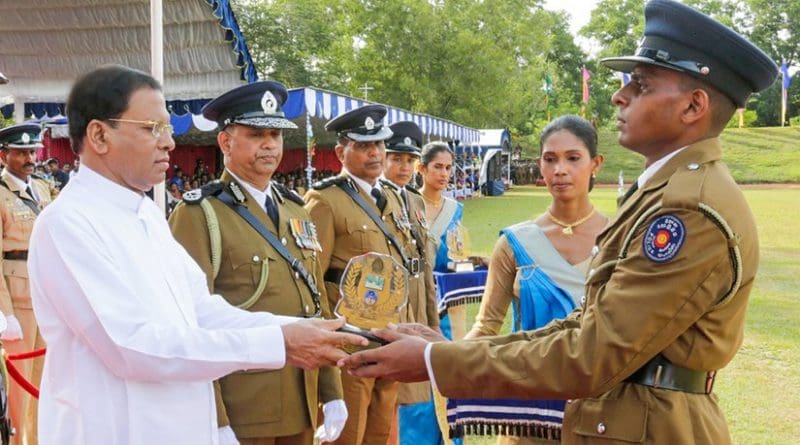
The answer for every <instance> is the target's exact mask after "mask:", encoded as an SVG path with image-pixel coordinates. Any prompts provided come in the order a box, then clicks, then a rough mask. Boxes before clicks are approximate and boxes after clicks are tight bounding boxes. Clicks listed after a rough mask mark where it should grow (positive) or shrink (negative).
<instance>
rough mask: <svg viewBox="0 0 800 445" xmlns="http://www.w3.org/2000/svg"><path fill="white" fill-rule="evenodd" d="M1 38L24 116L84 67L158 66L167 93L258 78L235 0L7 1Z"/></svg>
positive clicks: (177, 96) (10, 88)
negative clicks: (232, 1) (232, 2)
mask: <svg viewBox="0 0 800 445" xmlns="http://www.w3.org/2000/svg"><path fill="white" fill-rule="evenodd" d="M0 42H2V45H0V52H1V53H2V54H0V72H2V73H4V74H5V76H6V77H7V78H8V83H7V84H4V85H0V106H3V105H8V104H13V106H14V116H15V119H16V120H17V121H22V120H24V119H25V117H26V114H27V113H26V112H25V110H26V104H31V103H61V104H63V103H64V102H65V101H66V96H67V95H68V93H69V89H70V86H71V85H72V83H73V82H74V80H75V79H76V78H77V77H78V76H79V75H80V74H82V73H84V72H87V71H89V70H91V69H93V68H95V67H97V66H99V65H103V64H108V63H118V64H122V65H126V66H130V67H132V68H136V69H140V70H143V71H149V72H151V73H152V74H153V76H154V77H155V78H156V79H158V80H159V81H161V83H162V84H163V86H164V95H165V96H166V98H167V100H188V99H196V98H211V97H215V96H217V95H219V94H221V93H222V92H224V91H227V90H228V89H230V88H232V87H234V86H237V85H240V84H241V83H242V82H243V81H253V80H255V78H256V72H255V68H254V67H253V64H252V60H251V58H250V55H249V53H248V52H247V47H246V46H245V44H244V39H243V38H242V36H241V32H240V31H239V27H238V24H237V23H236V19H235V17H234V15H233V11H232V10H231V7H230V4H229V1H228V0H126V1H119V0H37V1H31V2H21V1H19V0H0ZM151 42H152V43H153V44H151ZM0 84H2V82H0ZM155 197H156V200H157V201H159V202H160V203H161V201H163V185H160V186H157V187H156V193H155ZM162 206H163V204H162Z"/></svg>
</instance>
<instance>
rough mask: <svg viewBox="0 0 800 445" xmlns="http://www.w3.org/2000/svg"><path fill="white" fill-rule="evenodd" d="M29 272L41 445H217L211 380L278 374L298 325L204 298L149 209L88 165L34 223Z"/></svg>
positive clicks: (196, 273)
mask: <svg viewBox="0 0 800 445" xmlns="http://www.w3.org/2000/svg"><path fill="white" fill-rule="evenodd" d="M28 267H29V274H30V283H31V294H32V298H33V306H34V310H35V313H36V318H37V320H38V323H39V327H40V329H41V332H42V335H43V336H44V339H45V341H46V342H47V347H48V348H47V354H46V357H45V366H44V375H43V378H42V384H41V399H40V401H39V440H40V443H42V444H44V445H49V444H59V445H63V444H103V445H114V444H119V445H123V444H124V445H128V444H192V445H194V444H216V443H217V424H216V411H215V405H214V393H213V387H212V381H213V380H214V379H216V378H219V377H221V376H223V375H226V374H229V373H231V372H233V371H237V370H241V369H247V368H267V369H275V368H280V367H282V366H284V363H285V350H284V344H283V335H282V333H281V329H280V326H279V325H281V324H285V323H288V322H291V321H294V320H295V319H293V318H291V317H279V316H274V315H271V314H267V313H250V312H247V311H242V310H239V309H236V308H234V307H233V306H230V305H229V304H228V303H226V302H225V301H224V300H223V299H222V298H221V297H219V296H218V295H210V294H209V292H208V289H207V286H206V279H205V276H204V275H203V272H202V271H201V269H200V268H199V266H197V264H196V263H195V262H194V261H193V260H192V258H191V257H190V256H189V255H188V254H187V253H186V251H185V250H184V249H183V247H181V245H180V244H178V243H177V242H176V241H175V240H174V239H173V237H172V234H171V233H170V230H169V227H168V226H167V223H166V221H165V219H164V217H163V215H162V213H161V211H160V210H159V209H158V208H157V206H156V205H155V204H154V203H153V201H151V200H150V199H149V198H147V197H143V196H142V195H140V194H137V193H134V192H133V191H131V190H129V189H126V188H124V187H121V186H119V185H117V184H115V183H114V182H112V181H109V180H108V179H106V178H105V177H103V176H101V175H99V174H97V173H96V172H93V171H92V170H91V169H90V168H89V167H88V166H86V165H84V166H82V167H81V170H80V172H79V173H78V174H77V175H76V176H75V178H74V179H73V180H71V181H70V182H69V184H68V185H67V186H66V187H65V188H64V190H63V191H62V193H61V194H60V195H59V197H58V199H57V200H56V201H54V202H53V204H51V205H50V206H48V207H47V208H46V209H45V210H44V211H43V212H42V213H41V214H40V215H39V217H38V218H37V220H36V225H35V227H34V230H33V234H32V236H31V242H30V253H29V260H28Z"/></svg>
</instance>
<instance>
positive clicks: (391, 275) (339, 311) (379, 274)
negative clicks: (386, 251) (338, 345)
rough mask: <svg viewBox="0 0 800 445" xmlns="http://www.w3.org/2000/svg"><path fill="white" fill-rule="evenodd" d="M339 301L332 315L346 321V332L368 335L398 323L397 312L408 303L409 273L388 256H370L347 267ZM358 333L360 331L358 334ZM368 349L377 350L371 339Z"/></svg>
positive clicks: (341, 284) (398, 313)
mask: <svg viewBox="0 0 800 445" xmlns="http://www.w3.org/2000/svg"><path fill="white" fill-rule="evenodd" d="M339 293H340V295H341V298H340V299H339V302H338V303H337V304H336V308H335V309H334V313H335V314H336V315H338V316H342V317H346V318H347V323H348V326H347V327H346V328H345V329H344V330H345V331H346V332H351V333H359V334H362V335H364V334H369V330H370V329H373V328H375V329H382V328H385V327H386V326H387V325H388V324H389V323H399V322H400V309H401V308H402V307H403V306H405V305H406V304H407V303H408V271H407V270H406V268H405V267H403V265H402V264H400V263H399V262H398V261H397V260H395V259H394V258H392V257H391V256H388V255H383V254H379V253H375V252H369V253H366V254H364V255H360V256H357V257H353V258H351V259H350V261H349V262H348V263H347V267H345V269H344V273H343V274H342V281H341V283H339ZM359 330H360V331H359ZM364 336H365V337H367V338H368V339H370V347H374V346H378V344H376V343H378V342H375V341H374V338H370V337H372V336H371V335H364Z"/></svg>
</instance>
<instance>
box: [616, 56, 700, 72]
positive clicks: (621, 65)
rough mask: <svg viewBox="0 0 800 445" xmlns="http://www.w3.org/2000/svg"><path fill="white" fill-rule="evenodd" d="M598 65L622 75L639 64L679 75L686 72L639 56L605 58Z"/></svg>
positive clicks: (631, 70)
mask: <svg viewBox="0 0 800 445" xmlns="http://www.w3.org/2000/svg"><path fill="white" fill-rule="evenodd" d="M600 64H602V65H603V66H605V67H607V68H608V69H611V70H613V71H619V72H622V73H631V72H633V69H634V68H635V67H636V65H639V64H645V65H654V66H660V67H661V68H667V69H670V70H673V71H678V72H681V73H684V72H686V70H684V69H683V68H681V67H679V66H676V65H670V64H669V63H663V62H659V61H657V60H653V59H650V58H647V57H641V56H624V57H607V58H605V59H601V60H600Z"/></svg>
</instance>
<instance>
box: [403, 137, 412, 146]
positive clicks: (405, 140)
mask: <svg viewBox="0 0 800 445" xmlns="http://www.w3.org/2000/svg"><path fill="white" fill-rule="evenodd" d="M403 143H404V144H406V145H411V138H410V137H408V136H406V138H405V139H403Z"/></svg>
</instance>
